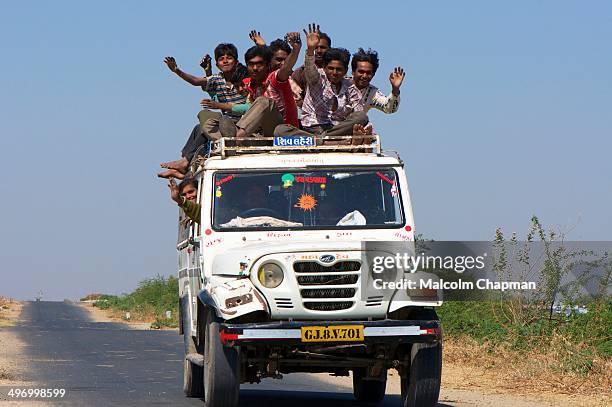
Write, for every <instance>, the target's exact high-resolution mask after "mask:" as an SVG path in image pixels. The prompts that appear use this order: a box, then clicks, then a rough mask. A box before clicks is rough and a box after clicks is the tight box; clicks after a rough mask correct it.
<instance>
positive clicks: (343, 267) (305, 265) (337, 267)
mask: <svg viewBox="0 0 612 407" xmlns="http://www.w3.org/2000/svg"><path fill="white" fill-rule="evenodd" d="M360 269H361V263H360V262H358V261H339V262H337V263H335V264H332V265H331V266H324V265H322V264H320V263H317V262H316V261H297V262H295V263H293V270H295V272H296V273H337V272H339V271H359V270H360Z"/></svg>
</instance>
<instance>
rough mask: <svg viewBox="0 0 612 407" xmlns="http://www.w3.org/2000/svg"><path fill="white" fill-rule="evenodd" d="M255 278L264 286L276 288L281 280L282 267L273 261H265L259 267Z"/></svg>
mask: <svg viewBox="0 0 612 407" xmlns="http://www.w3.org/2000/svg"><path fill="white" fill-rule="evenodd" d="M257 278H259V281H260V282H261V284H263V286H264V287H266V288H276V287H278V286H279V285H280V284H281V283H282V282H283V269H282V268H280V266H278V265H276V264H274V263H265V264H262V265H261V267H259V272H258V273H257Z"/></svg>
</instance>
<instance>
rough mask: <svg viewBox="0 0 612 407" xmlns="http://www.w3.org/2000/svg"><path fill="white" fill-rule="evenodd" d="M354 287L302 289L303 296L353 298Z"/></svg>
mask: <svg viewBox="0 0 612 407" xmlns="http://www.w3.org/2000/svg"><path fill="white" fill-rule="evenodd" d="M355 291H356V290H355V289H354V288H315V289H304V290H300V293H301V294H302V298H353V296H354V295H355Z"/></svg>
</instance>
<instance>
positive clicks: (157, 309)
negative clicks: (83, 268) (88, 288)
mask: <svg viewBox="0 0 612 407" xmlns="http://www.w3.org/2000/svg"><path fill="white" fill-rule="evenodd" d="M88 297H94V298H96V297H97V299H95V302H94V304H93V306H94V307H97V308H100V309H105V310H111V311H114V312H115V313H116V314H121V317H122V318H124V319H126V317H125V315H126V312H129V315H130V318H129V319H130V321H142V322H151V328H162V327H168V328H176V327H178V280H177V278H176V277H173V276H169V277H163V276H159V275H158V276H156V277H153V278H149V279H146V280H143V281H141V282H140V283H139V284H138V287H137V288H136V290H134V291H133V292H131V293H129V294H123V295H120V296H117V295H104V294H96V295H93V294H90V295H89V296H87V297H85V298H88ZM166 311H170V312H171V317H170V318H167V317H166Z"/></svg>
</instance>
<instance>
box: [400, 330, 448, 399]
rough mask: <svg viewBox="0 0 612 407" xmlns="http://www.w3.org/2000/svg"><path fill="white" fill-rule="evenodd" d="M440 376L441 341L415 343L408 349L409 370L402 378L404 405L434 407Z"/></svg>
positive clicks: (438, 392) (438, 393)
mask: <svg viewBox="0 0 612 407" xmlns="http://www.w3.org/2000/svg"><path fill="white" fill-rule="evenodd" d="M441 377H442V342H438V343H436V344H429V343H415V344H413V345H412V349H411V351H410V371H409V374H408V377H405V378H402V383H401V387H402V401H403V406H404V407H436V406H437V405H438V397H439V396H440V382H441Z"/></svg>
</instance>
